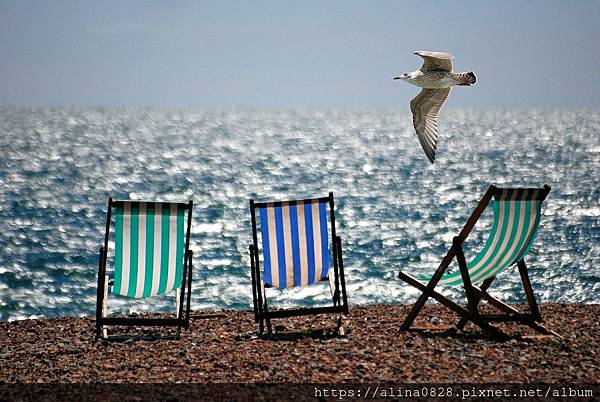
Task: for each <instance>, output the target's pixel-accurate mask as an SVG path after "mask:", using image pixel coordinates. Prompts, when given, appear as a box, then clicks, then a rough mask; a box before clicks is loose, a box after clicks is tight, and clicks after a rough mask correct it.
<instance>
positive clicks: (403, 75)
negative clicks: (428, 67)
mask: <svg viewBox="0 0 600 402" xmlns="http://www.w3.org/2000/svg"><path fill="white" fill-rule="evenodd" d="M394 79H395V80H402V81H406V80H408V79H410V73H404V74H402V75H398V76H396V77H394Z"/></svg>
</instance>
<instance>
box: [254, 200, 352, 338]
mask: <svg viewBox="0 0 600 402" xmlns="http://www.w3.org/2000/svg"><path fill="white" fill-rule="evenodd" d="M327 209H329V221H330V224H331V251H332V256H333V272H332V270H331V267H330V265H331V264H330V260H331V258H330V257H331V256H330V248H329V247H330V243H329V239H330V237H329V235H328V230H327V215H328V212H327ZM250 214H251V219H252V240H253V244H252V245H250V261H251V270H252V291H253V301H254V318H255V321H256V322H258V323H259V332H260V334H261V335H262V334H263V333H264V325H265V324H264V323H265V322H266V325H267V331H268V335H269V337H271V336H272V335H273V331H272V326H271V319H274V318H283V317H294V316H302V315H316V314H323V313H332V314H338V323H337V324H338V331H339V334H340V335H343V334H344V329H343V326H342V318H341V315H342V314H347V313H348V301H347V298H346V284H345V280H344V264H343V261H342V242H341V240H340V237H339V236H337V235H336V232H335V213H334V201H333V193H329V196H328V197H323V198H315V199H307V200H295V201H278V202H254V201H253V200H250ZM257 215H258V220H257ZM259 231H260V232H261V235H262V236H261V240H262V242H261V244H262V246H261V247H259V239H258V232H259ZM261 249H262V255H263V259H262V267H263V269H262V270H261V269H260V266H261V263H260V259H259V250H261ZM325 280H327V281H329V287H330V291H331V297H332V301H333V305H332V306H323V307H312V308H296V309H287V310H283V309H279V310H274V311H269V307H268V303H267V295H266V292H265V288H270V287H272V288H279V289H286V288H294V287H304V286H310V285H312V284H314V283H317V282H319V281H325Z"/></svg>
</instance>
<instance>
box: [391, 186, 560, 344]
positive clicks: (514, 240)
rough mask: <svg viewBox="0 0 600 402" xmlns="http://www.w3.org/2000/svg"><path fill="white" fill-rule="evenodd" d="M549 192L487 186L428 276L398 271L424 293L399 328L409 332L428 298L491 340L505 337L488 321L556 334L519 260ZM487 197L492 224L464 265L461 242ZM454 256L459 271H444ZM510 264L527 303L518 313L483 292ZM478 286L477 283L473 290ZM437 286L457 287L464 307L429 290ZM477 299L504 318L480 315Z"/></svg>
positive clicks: (461, 325)
mask: <svg viewBox="0 0 600 402" xmlns="http://www.w3.org/2000/svg"><path fill="white" fill-rule="evenodd" d="M549 192H550V187H549V186H544V188H513V189H502V188H498V187H495V186H493V185H492V186H490V188H489V189H488V190H487V192H486V193H485V195H484V196H483V198H482V199H481V201H480V202H479V205H478V206H477V208H476V209H475V211H474V212H473V214H472V215H471V217H470V218H469V220H468V221H467V223H466V224H465V226H464V228H463V229H462V231H461V232H460V234H459V235H458V236H456V237H454V240H453V244H452V247H451V248H450V250H449V251H448V253H447V254H446V257H445V258H444V259H443V260H442V262H441V264H440V266H439V268H438V269H437V270H436V271H435V273H434V274H433V275H432V276H425V275H420V276H419V277H418V278H417V279H415V278H413V277H411V276H409V275H407V274H405V273H403V272H400V273H399V275H398V276H399V278H400V279H402V280H404V281H405V282H407V283H408V284H410V285H412V286H414V287H416V288H418V289H419V290H421V291H422V292H423V293H422V295H421V296H420V297H419V299H418V300H417V302H416V303H415V304H414V306H413V308H412V310H411V311H410V313H409V314H408V316H407V317H406V319H405V321H404V323H403V324H402V327H401V329H403V330H408V329H409V328H410V326H411V325H412V323H413V321H414V320H415V318H416V317H417V315H418V314H419V311H420V310H421V308H423V305H424V304H425V302H426V301H427V299H428V298H429V297H432V298H434V299H435V300H437V301H438V302H440V303H442V304H443V305H444V306H446V307H448V308H449V309H451V310H453V311H454V312H456V313H457V314H458V315H459V316H460V317H461V319H460V321H459V322H458V325H457V328H458V329H463V328H464V326H465V325H466V323H467V322H468V321H472V322H473V323H475V324H476V325H478V326H479V327H481V328H483V329H484V330H486V331H488V332H490V333H492V334H494V335H496V336H499V337H501V338H507V336H506V334H504V333H503V332H502V331H501V330H500V329H498V328H496V327H494V326H492V325H491V324H490V323H491V322H507V321H519V322H521V323H524V324H526V325H529V326H530V327H531V328H533V329H535V330H536V331H538V332H541V333H544V334H553V335H557V334H556V333H554V332H552V331H550V330H548V329H546V328H544V327H543V326H542V325H541V322H542V318H541V316H540V312H539V309H538V305H537V303H536V301H535V297H534V295H533V290H532V288H531V283H530V281H529V275H528V274H527V268H526V266H525V261H524V260H523V258H524V257H525V255H526V254H527V253H528V251H529V249H530V248H531V245H532V243H533V241H534V240H535V238H536V235H537V232H538V227H539V224H540V215H541V205H542V202H543V201H544V200H545V199H546V196H547V195H548V193H549ZM492 198H493V199H494V204H493V205H494V220H493V223H492V228H491V230H490V233H489V237H488V239H487V241H486V243H485V245H484V247H483V249H482V250H481V251H480V252H479V253H478V254H477V255H476V256H475V258H474V259H473V260H472V261H471V262H470V263H469V264H467V263H466V261H465V256H464V253H463V243H464V241H465V240H466V238H467V236H468V235H469V233H470V232H471V230H472V229H473V226H475V223H476V222H477V220H478V219H479V217H480V216H481V214H482V213H483V211H484V210H485V209H486V207H487V206H488V204H489V203H490V201H491V200H492ZM454 258H456V261H457V263H458V267H459V270H458V271H456V272H453V273H446V270H447V269H448V267H449V266H450V263H451V262H452V260H453V259H454ZM515 263H516V264H517V267H518V269H519V274H520V276H521V281H522V282H523V288H524V290H525V295H526V297H527V301H528V304H529V312H528V313H523V312H520V311H518V310H516V309H515V308H513V307H511V306H508V305H506V304H505V303H503V302H501V301H500V300H498V299H496V298H494V297H492V296H490V295H489V294H488V293H487V290H488V288H489V287H490V285H491V284H492V282H493V281H494V279H495V278H496V275H498V274H500V273H501V272H502V271H504V270H505V269H507V268H508V267H510V266H511V265H513V264H515ZM421 281H424V282H426V281H429V283H428V284H427V285H425V284H424V283H422V282H421ZM478 284H481V285H480V286H477V285H478ZM437 285H446V286H460V285H462V286H463V287H464V289H465V292H466V295H467V302H468V308H467V309H465V308H463V307H461V306H459V305H458V304H456V303H454V302H452V301H451V300H449V299H448V298H446V297H444V296H442V295H441V294H439V293H438V292H436V291H435V290H434V289H435V287H436V286H437ZM481 299H485V300H486V301H487V302H488V303H489V304H490V305H491V306H494V307H496V308H497V309H499V310H500V311H501V312H502V313H503V314H496V315H483V314H480V313H479V310H478V305H479V302H480V301H481ZM557 336H558V335H557Z"/></svg>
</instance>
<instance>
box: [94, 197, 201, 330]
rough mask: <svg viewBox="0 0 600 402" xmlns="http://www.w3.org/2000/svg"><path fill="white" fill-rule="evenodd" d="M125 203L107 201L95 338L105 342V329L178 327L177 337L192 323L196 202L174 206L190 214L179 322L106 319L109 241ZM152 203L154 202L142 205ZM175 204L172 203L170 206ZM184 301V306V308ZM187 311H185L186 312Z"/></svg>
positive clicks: (178, 297) (111, 199) (172, 320)
mask: <svg viewBox="0 0 600 402" xmlns="http://www.w3.org/2000/svg"><path fill="white" fill-rule="evenodd" d="M123 202H124V201H120V200H116V199H114V198H109V199H108V210H107V216H106V232H105V235H104V244H103V245H102V246H100V258H99V266H98V289H97V294H96V338H100V337H102V338H106V337H107V336H106V328H105V327H106V326H158V327H161V326H169V327H177V335H178V336H179V331H180V330H181V328H182V327H183V328H188V327H189V322H190V302H191V292H192V255H193V253H192V251H191V250H190V230H191V226H192V208H193V201H192V200H190V201H189V202H188V203H175V204H177V205H178V206H180V207H186V210H187V214H188V216H187V228H186V234H185V250H184V262H183V271H182V276H183V277H182V283H181V288H180V289H177V290H176V296H177V297H176V318H138V317H124V316H120V317H106V316H105V312H106V309H107V301H108V286H109V279H108V274H107V272H106V261H107V259H108V258H107V257H108V239H109V234H110V227H111V216H112V209H113V208H115V207H116V206H117V205H118V204H119V203H123ZM141 202H149V203H150V202H153V201H141ZM169 204H173V203H169ZM184 301H185V306H184ZM184 307H185V310H184Z"/></svg>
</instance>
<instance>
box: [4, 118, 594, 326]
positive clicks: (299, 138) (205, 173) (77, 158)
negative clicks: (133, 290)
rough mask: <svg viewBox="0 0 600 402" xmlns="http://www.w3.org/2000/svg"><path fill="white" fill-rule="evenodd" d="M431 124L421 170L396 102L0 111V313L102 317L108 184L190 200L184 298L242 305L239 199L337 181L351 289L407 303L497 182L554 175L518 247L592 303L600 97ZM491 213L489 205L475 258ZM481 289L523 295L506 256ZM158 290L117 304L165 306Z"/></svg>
mask: <svg viewBox="0 0 600 402" xmlns="http://www.w3.org/2000/svg"><path fill="white" fill-rule="evenodd" d="M439 126H440V143H439V148H438V153H437V160H436V162H435V164H434V165H433V166H431V165H430V164H429V163H428V162H427V160H426V158H425V155H424V153H423V151H422V150H421V148H420V146H419V144H418V141H417V138H416V136H415V134H414V132H413V129H412V124H411V117H410V114H409V112H408V111H406V110H387V111H335V110H267V109H257V110H211V111H193V110H151V109H101V108H98V109H92V108H88V109H86V108H25V107H21V108H11V107H8V108H6V107H5V108H0V149H1V153H0V319H2V320H7V319H8V320H14V319H23V318H31V317H52V316H65V315H89V316H93V315H94V314H95V299H96V284H97V270H98V248H99V246H100V245H101V244H102V241H103V237H104V230H105V219H106V208H107V200H108V197H109V196H113V197H117V198H121V199H133V200H138V199H145V200H160V201H183V202H185V201H187V200H188V199H193V200H194V203H195V205H194V215H193V223H192V246H191V247H192V249H193V251H194V280H193V292H192V308H193V309H203V308H216V309H221V308H224V309H249V308H251V306H252V293H251V279H250V268H249V258H248V255H247V253H248V251H247V250H248V245H249V243H250V241H251V229H250V214H249V207H248V200H249V199H250V198H254V199H257V200H272V199H289V198H305V197H314V196H325V195H327V193H328V192H329V191H333V192H334V194H335V198H336V216H337V227H338V233H339V234H340V235H341V236H342V245H343V249H344V263H345V268H346V281H347V290H348V297H349V303H350V304H351V305H357V304H361V305H364V304H372V303H411V302H414V300H415V297H416V295H417V291H415V290H414V289H412V288H410V287H409V286H408V285H405V284H404V283H403V282H402V281H400V280H399V279H398V278H397V272H398V270H404V271H406V272H409V273H410V272H413V273H418V272H423V273H426V272H431V271H433V270H435V268H436V267H437V265H438V264H439V262H440V261H441V259H442V257H443V256H444V254H445V253H446V251H447V249H448V247H449V245H450V244H451V241H452V237H453V236H455V235H456V234H457V233H458V232H459V231H460V229H461V228H462V226H463V225H464V223H465V222H466V220H467V218H468V216H469V215H470V213H471V212H472V210H473V209H474V208H475V206H476V204H477V202H478V200H479V199H480V197H481V196H482V194H483V193H484V192H485V190H486V189H487V187H488V185H489V184H490V183H495V184H498V185H506V186H542V185H543V184H549V185H550V186H551V187H552V191H551V192H550V195H549V197H548V199H547V200H546V202H545V203H544V206H543V217H542V222H541V230H540V235H539V237H538V239H537V241H536V243H535V245H534V247H533V249H532V251H531V252H530V254H529V256H528V258H527V259H526V262H527V264H528V267H529V272H530V277H531V279H532V282H533V287H534V291H535V292H536V295H537V297H538V300H539V301H541V302H561V303H598V302H600V225H599V223H600V206H599V201H600V111H535V110H530V111H510V110H497V111H475V110H452V109H448V110H444V113H442V115H441V116H440V119H439ZM490 224H491V208H490V209H488V211H486V213H485V214H484V215H483V217H482V218H481V219H480V222H479V223H478V225H477V226H476V227H475V230H474V232H473V233H472V235H471V236H470V237H469V240H468V242H467V246H466V247H467V259H469V258H470V257H472V256H473V255H474V254H475V253H476V252H477V250H478V249H480V248H481V247H482V245H483V243H482V241H483V240H484V234H485V233H486V230H487V229H489V226H490ZM443 293H444V294H447V295H449V296H450V297H452V298H454V299H456V300H459V297H460V296H461V295H462V293H461V292H460V290H459V289H452V288H448V289H443ZM491 293H492V294H494V295H496V296H498V297H500V298H501V299H503V300H505V301H507V302H521V301H524V300H525V297H524V294H523V292H522V288H521V284H520V278H519V275H518V273H517V271H516V270H515V269H510V270H508V271H506V272H504V273H502V274H501V275H500V276H499V277H498V279H497V281H496V283H495V284H494V286H493V291H491ZM328 294H329V291H328V289H327V288H326V287H325V285H322V286H321V285H319V286H317V287H313V288H306V289H302V290H294V291H284V292H280V291H272V292H271V296H272V297H273V300H275V303H274V304H275V305H279V306H283V305H301V306H307V305H321V304H325V303H327V301H328ZM150 300H151V302H149V301H141V302H137V301H136V302H134V303H130V302H129V301H127V300H123V299H114V300H111V303H112V304H111V307H110V310H111V311H113V312H130V311H141V310H148V309H150V308H152V309H154V308H157V307H158V309H159V310H161V311H170V310H172V305H173V304H174V303H173V298H172V297H171V296H169V297H166V296H161V297H159V298H158V299H150ZM113 302H114V303H113ZM151 303H152V304H151Z"/></svg>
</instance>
